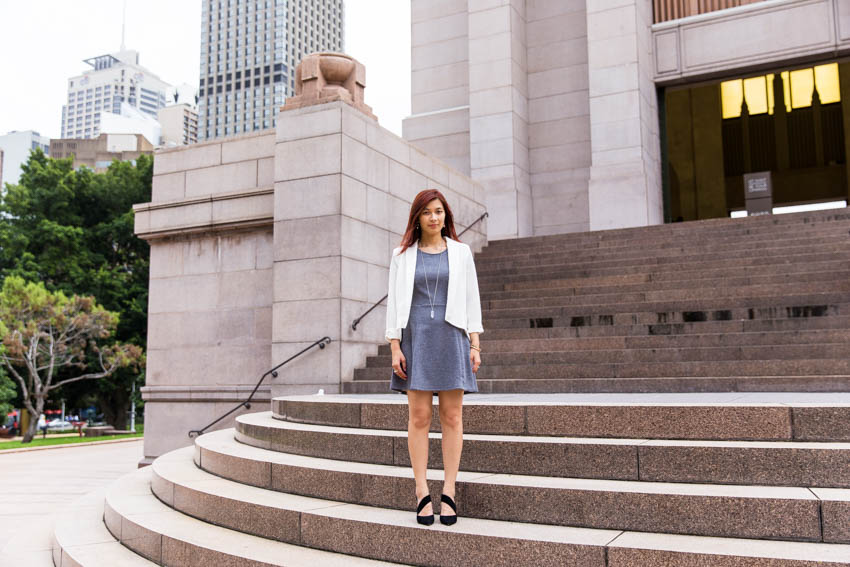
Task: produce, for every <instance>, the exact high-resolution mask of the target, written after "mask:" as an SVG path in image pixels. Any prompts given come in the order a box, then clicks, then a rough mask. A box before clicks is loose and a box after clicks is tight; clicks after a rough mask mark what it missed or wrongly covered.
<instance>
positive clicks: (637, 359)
mask: <svg viewBox="0 0 850 567" xmlns="http://www.w3.org/2000/svg"><path fill="white" fill-rule="evenodd" d="M847 357H850V344H847V343H844V344H808V345H779V346H773V345H757V346H740V347H725V346H723V347H669V348H622V349H616V350H597V349H590V350H562V351H545V350H540V351H532V352H499V351H498V350H495V349H489V348H488V350H487V353H486V362H487V366H488V367H491V366H499V367H510V366H533V365H573V364H605V365H608V364H644V363H662V362H665V363H680V362H728V361H741V362H749V361H777V362H778V361H782V362H790V361H797V360H834V359H842V358H847ZM391 366H392V356H389V355H387V356H370V357H368V358H367V360H366V368H376V369H388V368H390V367H391ZM827 367H828V368H830V369H832V368H833V367H832V366H827ZM795 369H796V371H797V372H798V373H799V369H798V368H797V367H796V366H795Z"/></svg>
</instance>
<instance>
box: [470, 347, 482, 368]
mask: <svg viewBox="0 0 850 567" xmlns="http://www.w3.org/2000/svg"><path fill="white" fill-rule="evenodd" d="M469 361H470V362H471V363H472V372H474V373H475V372H478V367H479V366H481V353H480V352H478V351H477V350H475V349H474V348H471V349H469Z"/></svg>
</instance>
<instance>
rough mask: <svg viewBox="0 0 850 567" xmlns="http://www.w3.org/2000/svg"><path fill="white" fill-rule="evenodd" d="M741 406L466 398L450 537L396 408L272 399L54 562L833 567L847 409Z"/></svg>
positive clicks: (849, 458)
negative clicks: (423, 500)
mask: <svg viewBox="0 0 850 567" xmlns="http://www.w3.org/2000/svg"><path fill="white" fill-rule="evenodd" d="M771 396H772V397H773V400H772V401H770V400H771ZM741 397H742V396H741V394H725V395H721V394H716V395H711V398H709V397H708V396H707V395H705V394H692V395H681V394H679V395H675V394H673V395H671V394H667V395H644V396H641V395H597V396H591V395H584V396H583V397H581V396H576V395H537V396H533V395H532V396H506V395H477V396H470V397H469V400H468V401H467V403H466V404H465V406H464V412H465V416H464V423H465V443H464V450H463V456H462V461H461V472H460V474H459V476H458V484H457V501H458V505H459V507H460V513H461V518H460V520H459V521H458V523H457V524H456V525H455V526H452V527H445V526H442V525H441V524H439V523H435V524H434V525H433V526H431V527H424V526H420V525H418V524H417V523H416V521H415V518H414V512H413V511H412V510H413V506H414V502H413V501H414V497H413V493H414V491H413V489H414V484H413V479H412V472H411V470H410V468H409V462H408V453H407V443H406V433H405V431H404V429H405V427H406V421H407V406H406V400H405V399H404V398H403V397H402V396H398V395H392V394H387V395H382V396H377V395H373V396H346V395H340V396H293V397H288V398H282V399H276V400H274V402H273V404H272V411H271V412H262V413H255V414H248V415H243V416H240V417H239V418H237V426H236V429H235V430H234V429H229V430H222V431H217V432H213V433H209V434H206V435H203V436H201V437H199V438H198V439H197V440H196V442H195V444H194V447H187V448H185V449H180V450H177V451H174V452H172V453H169V454H167V455H165V456H163V457H160V458H159V459H157V460H156V461H155V462H154V463H153V465H152V466H150V467H148V468H145V469H141V470H139V471H138V472H136V473H133V474H131V475H128V476H127V477H124V478H122V479H120V480H119V481H118V482H117V483H115V484H114V485H112V486H111V487H110V488H109V490H108V491H107V492H106V494H105V497H104V496H103V495H100V496H98V495H94V496H93V497H89V500H88V501H87V508H88V513H87V514H86V515H85V518H84V519H83V520H82V521H80V520H77V521H76V522H74V521H71V520H70V519H69V520H68V521H64V522H62V521H60V522H59V523H58V527H57V531H56V541H57V554H56V555H57V557H59V560H58V561H57V562H56V565H57V566H60V567H68V566H69V565H83V566H85V567H98V566H106V565H168V566H189V565H204V566H231V565H239V566H242V565H246V566H252V567H253V566H261V565H262V566H267V565H311V566H315V565H381V564H408V565H494V566H508V565H511V566H515V565H519V566H521V565H529V566H531V565H534V566H537V565H544V566H548V565H551V566H564V565H570V566H577V567H597V566H598V567H621V566H638V565H641V566H644V565H645V566H651V565H665V566H689V567H690V566H694V567H696V566H703V565H718V566H744V565H746V566H756V565H758V566H762V565H765V566H770V567H779V566H781V567H786V566H787V567H803V566H809V565H850V419H848V418H850V404H848V403H846V402H847V401H850V397H848V396H841V397H840V400H839V401H836V400H832V401H831V402H829V403H827V402H825V400H827V399H828V398H827V397H826V396H824V395H822V394H821V395H817V394H812V395H809V398H808V399H809V400H818V401H816V402H811V401H809V402H790V401H781V400H782V399H785V400H787V399H788V396H787V395H784V396H783V395H781V394H779V395H776V394H772V395H769V394H749V395H747V396H744V398H746V400H742V399H740V398H741ZM579 398H581V399H579ZM736 398H737V399H736ZM709 399H713V400H714V401H708V400H709ZM431 437H432V444H431V451H430V463H429V469H430V470H429V480H430V482H431V488H432V497H435V498H438V497H439V490H440V480H441V477H442V473H441V471H440V470H439V469H440V467H441V463H440V460H441V459H440V457H441V455H440V450H439V422H438V418H437V413H436V408H435V419H434V427H433V433H432V434H431ZM119 542H120V543H119ZM96 549H100V550H102V551H101V552H96V551H95V550H96Z"/></svg>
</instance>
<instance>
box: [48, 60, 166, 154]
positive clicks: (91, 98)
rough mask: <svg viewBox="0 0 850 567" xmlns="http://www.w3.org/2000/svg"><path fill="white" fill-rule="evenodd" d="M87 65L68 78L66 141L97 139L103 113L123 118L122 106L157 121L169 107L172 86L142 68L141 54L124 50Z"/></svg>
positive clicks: (65, 121) (64, 133) (65, 123)
mask: <svg viewBox="0 0 850 567" xmlns="http://www.w3.org/2000/svg"><path fill="white" fill-rule="evenodd" d="M85 63H87V64H89V65H91V67H92V68H91V69H90V70H88V71H85V72H84V73H83V74H81V75H77V76H76V77H71V78H70V79H68V99H67V103H66V104H65V105H63V106H62V137H63V138H86V139H93V138H97V137H98V136H99V135H100V134H101V132H102V131H103V129H102V128H101V116H102V113H105V112H110V113H113V114H118V115H121V114H122V104H124V105H127V106H130V107H133V108H135V109H137V110H138V111H140V112H143V113H145V114H147V115H149V116H152V117H153V118H154V119H156V117H157V113H158V112H159V109H160V108H163V107H164V106H165V95H166V91H167V90H168V89H169V85H168V83H166V82H165V81H163V80H162V79H160V78H159V77H158V76H156V75H155V74H154V73H152V72H151V71H149V70H148V69H146V68H144V67H142V66H141V65H139V53H138V52H137V51H133V50H123V49H122V50H121V51H119V52H117V53H110V54H108V55H100V56H98V57H92V58H91V59H86V60H85ZM123 108H126V106H124V107H123Z"/></svg>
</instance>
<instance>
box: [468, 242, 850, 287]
mask: <svg viewBox="0 0 850 567" xmlns="http://www.w3.org/2000/svg"><path fill="white" fill-rule="evenodd" d="M848 259H850V251H848V246H847V244H842V245H841V246H835V247H834V249H818V248H805V247H801V248H794V249H790V248H789V249H787V250H778V251H775V252H774V253H765V254H758V253H753V254H750V255H747V256H740V257H739V256H730V255H725V254H691V255H684V256H670V257H658V256H640V257H635V258H613V259H600V260H573V259H572V258H570V257H569V256H566V257H565V258H563V259H561V260H553V261H551V262H549V263H545V264H544V263H537V262H533V261H532V262H528V263H527V264H523V265H516V264H510V265H504V266H499V265H491V264H486V265H482V266H478V265H476V274H477V275H478V277H479V278H482V279H484V281H485V282H486V283H490V281H489V280H491V279H493V278H495V277H506V278H510V277H511V276H522V275H527V274H529V273H532V274H534V275H538V276H540V277H544V276H545V277H549V276H550V275H551V274H562V273H563V274H566V275H568V276H573V277H575V276H578V275H586V274H587V275H603V274H606V273H608V272H606V270H611V269H612V268H613V269H619V270H620V273H655V272H669V271H687V270H705V269H716V268H726V269H727V270H729V274H730V275H733V274H735V270H737V269H740V268H742V267H751V266H770V265H776V264H798V263H805V262H809V261H811V262H826V261H842V260H843V261H847V260H848ZM613 273H616V272H613Z"/></svg>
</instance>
